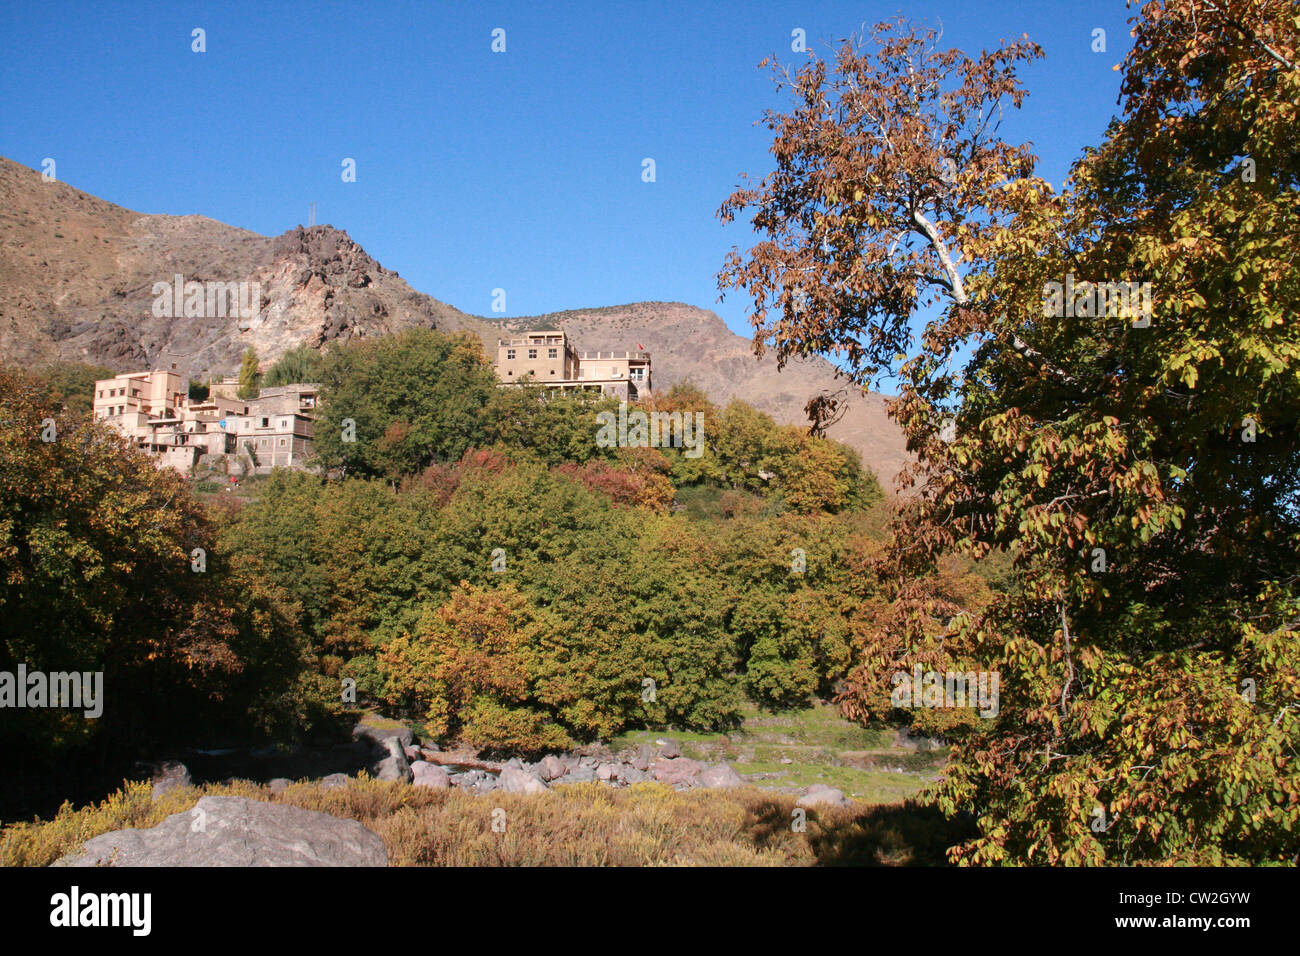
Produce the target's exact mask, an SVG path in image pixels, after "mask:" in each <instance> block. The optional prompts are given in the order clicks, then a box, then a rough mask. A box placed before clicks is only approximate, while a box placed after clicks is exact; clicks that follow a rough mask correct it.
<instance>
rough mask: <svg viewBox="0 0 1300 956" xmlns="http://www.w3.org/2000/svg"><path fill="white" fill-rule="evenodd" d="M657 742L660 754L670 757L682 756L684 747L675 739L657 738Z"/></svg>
mask: <svg viewBox="0 0 1300 956" xmlns="http://www.w3.org/2000/svg"><path fill="white" fill-rule="evenodd" d="M655 743H657V744H658V745H659V756H661V757H668V758H670V759H671V758H672V757H680V756H681V755H682V748H681V747H680V746H679V745H678V743H677V741H675V740H656V741H655Z"/></svg>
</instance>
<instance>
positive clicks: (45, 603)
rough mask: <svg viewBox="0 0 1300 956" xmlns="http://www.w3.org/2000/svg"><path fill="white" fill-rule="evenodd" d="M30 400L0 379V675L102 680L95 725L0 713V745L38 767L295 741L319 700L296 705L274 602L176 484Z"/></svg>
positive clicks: (285, 637) (22, 386) (73, 713)
mask: <svg viewBox="0 0 1300 956" xmlns="http://www.w3.org/2000/svg"><path fill="white" fill-rule="evenodd" d="M41 393H42V386H41V383H39V382H38V381H36V380H33V379H31V378H28V377H26V376H24V375H22V374H21V373H13V372H8V371H0V421H3V423H4V424H3V426H2V427H0V614H3V616H4V619H5V628H4V632H3V635H2V636H0V670H3V671H9V672H13V671H14V670H15V668H16V666H17V665H18V664H20V663H21V664H25V665H26V666H27V668H28V669H29V671H37V670H40V671H46V672H54V671H76V672H80V673H85V672H92V673H93V672H102V673H103V694H104V699H103V701H102V703H103V713H102V715H101V716H99V717H97V718H94V719H87V718H85V717H83V715H82V711H81V710H70V709H64V708H53V707H48V708H29V709H23V710H18V711H8V712H7V714H8V716H6V719H5V721H4V722H3V724H0V734H2V735H3V737H4V740H5V742H6V743H5V746H6V748H7V749H9V748H16V749H17V751H18V752H19V753H20V754H22V760H23V761H27V760H30V761H32V762H39V761H41V760H46V759H51V758H53V757H54V756H56V755H58V754H66V753H68V752H70V751H72V750H76V749H78V748H82V747H85V746H87V745H88V744H90V743H91V742H94V743H96V744H98V745H99V746H100V747H101V748H103V749H102V751H101V752H104V753H107V752H109V751H111V750H112V749H113V748H124V747H131V748H134V747H137V746H141V745H143V744H145V743H147V742H150V741H164V742H166V741H173V740H176V739H177V738H178V737H180V736H182V735H184V734H186V733H189V734H191V735H192V737H193V736H197V735H198V734H200V733H214V732H220V731H222V730H236V729H238V730H241V731H243V732H257V733H269V732H279V733H284V734H289V735H292V734H293V733H295V732H297V731H298V730H300V729H301V728H302V726H303V719H304V718H305V715H307V714H308V712H315V710H314V708H315V707H316V702H314V701H312V700H308V699H305V698H303V697H301V696H300V693H305V692H307V691H308V690H309V688H308V687H307V686H306V685H303V684H300V681H299V676H300V675H301V674H302V673H303V671H304V669H305V667H306V666H307V665H308V663H309V661H308V660H307V658H306V656H305V648H304V647H303V645H302V643H301V641H300V639H299V636H298V634H297V633H296V632H295V631H294V629H293V628H292V626H291V625H290V623H289V617H290V614H291V612H290V611H289V609H288V607H287V599H286V596H285V595H284V594H283V593H282V592H281V591H280V590H279V589H277V588H276V587H274V586H273V585H271V584H268V583H267V582H266V581H265V580H264V579H263V578H262V576H261V575H259V574H258V573H257V571H256V568H255V567H254V562H253V561H252V559H250V558H247V557H233V558H232V557H231V556H229V555H227V554H225V553H224V552H222V551H221V550H220V549H219V548H218V547H217V546H216V529H215V527H214V525H213V522H212V520H211V518H210V517H209V516H208V514H207V513H206V512H205V511H204V509H203V508H202V506H200V505H199V504H198V503H197V502H196V501H195V500H194V498H193V497H192V495H191V493H190V491H189V489H188V488H187V487H186V482H185V480H184V479H183V478H181V477H180V476H179V475H177V474H175V473H173V472H171V471H169V470H162V469H159V468H157V467H156V466H155V464H154V463H153V462H152V461H151V460H150V459H149V458H148V457H147V456H145V455H142V454H140V453H139V452H137V451H136V450H135V449H134V448H131V447H130V446H129V445H128V443H127V442H125V441H124V440H123V439H122V438H121V437H120V436H118V435H117V433H116V432H114V431H112V430H111V429H109V428H107V427H106V426H103V425H101V424H99V423H95V422H92V421H89V420H87V419H85V418H81V417H78V416H76V415H74V414H70V413H67V412H62V411H57V412H56V411H55V410H53V409H52V408H50V407H49V406H48V405H45V404H43V401H42V398H41ZM47 438H48V439H50V440H46V439H47ZM196 555H198V556H199V557H201V559H202V568H203V570H202V571H201V572H200V571H196V570H195V569H194V568H195V564H194V562H195V560H196ZM146 595H147V599H145V596H146ZM164 689H165V690H164Z"/></svg>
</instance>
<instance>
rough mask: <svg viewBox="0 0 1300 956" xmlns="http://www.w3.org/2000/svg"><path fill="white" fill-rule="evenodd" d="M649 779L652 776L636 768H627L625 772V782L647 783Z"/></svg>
mask: <svg viewBox="0 0 1300 956" xmlns="http://www.w3.org/2000/svg"><path fill="white" fill-rule="evenodd" d="M649 779H650V774H648V773H646V772H645V771H644V770H638V769H637V768H636V767H626V768H624V770H623V780H624V781H625V782H627V783H645V782H646V781H647V780H649Z"/></svg>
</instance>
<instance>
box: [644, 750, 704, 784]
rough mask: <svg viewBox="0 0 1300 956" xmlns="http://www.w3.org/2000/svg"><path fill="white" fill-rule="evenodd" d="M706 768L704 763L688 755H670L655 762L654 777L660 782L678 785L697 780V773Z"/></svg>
mask: <svg viewBox="0 0 1300 956" xmlns="http://www.w3.org/2000/svg"><path fill="white" fill-rule="evenodd" d="M703 769H704V764H702V763H700V762H698V761H696V760H691V759H689V758H687V757H669V758H663V757H661V758H660V759H658V760H656V761H655V762H654V767H653V772H654V777H655V779H656V780H658V781H659V782H660V783H667V784H672V785H673V786H676V785H677V784H689V783H693V782H694V781H695V777H696V775H697V774H698V773H699V772H700V771H701V770H703Z"/></svg>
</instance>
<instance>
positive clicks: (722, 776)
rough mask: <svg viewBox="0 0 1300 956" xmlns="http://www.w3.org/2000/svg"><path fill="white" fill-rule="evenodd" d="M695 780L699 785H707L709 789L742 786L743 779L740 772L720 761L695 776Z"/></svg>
mask: <svg viewBox="0 0 1300 956" xmlns="http://www.w3.org/2000/svg"><path fill="white" fill-rule="evenodd" d="M695 782H696V783H697V784H699V785H700V786H701V787H708V788H709V789H710V790H717V789H719V788H727V787H743V786H744V785H745V781H744V780H743V779H742V778H741V776H740V774H738V773H736V771H735V770H733V769H732V768H731V765H730V764H725V763H720V764H717V765H716V766H713V767H709V768H708V769H707V770H704V771H702V772H701V773H700V775H699V776H698V777H696V778H695Z"/></svg>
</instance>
